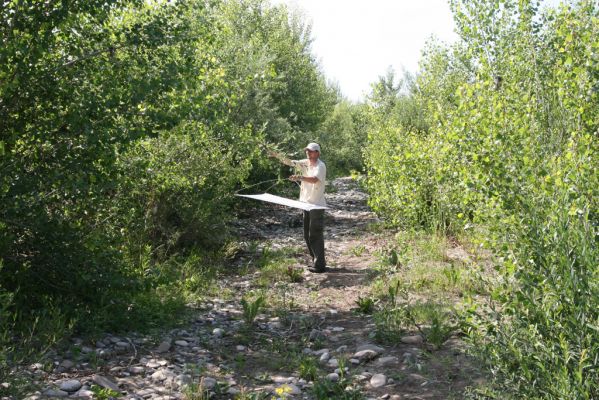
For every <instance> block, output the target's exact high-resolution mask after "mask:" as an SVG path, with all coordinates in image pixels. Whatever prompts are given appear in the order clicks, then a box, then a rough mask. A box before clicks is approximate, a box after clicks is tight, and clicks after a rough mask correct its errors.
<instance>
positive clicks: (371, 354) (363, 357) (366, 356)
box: [352, 349, 379, 362]
mask: <svg viewBox="0 0 599 400" xmlns="http://www.w3.org/2000/svg"><path fill="white" fill-rule="evenodd" d="M378 355H379V353H377V352H376V351H374V350H370V349H368V350H361V351H358V352H357V353H356V354H354V355H353V357H352V358H355V359H358V360H360V361H362V362H365V361H370V360H372V359H373V358H376V356H378Z"/></svg>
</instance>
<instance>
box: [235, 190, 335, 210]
mask: <svg viewBox="0 0 599 400" xmlns="http://www.w3.org/2000/svg"><path fill="white" fill-rule="evenodd" d="M236 196H241V197H249V198H250V199H256V200H261V201H266V202H268V203H275V204H281V205H283V206H288V207H294V208H299V209H301V210H304V211H310V210H326V209H328V207H325V206H317V205H315V204H310V203H304V202H303V201H298V200H291V199H286V198H285V197H280V196H275V195H273V194H268V193H262V194H238V195H236Z"/></svg>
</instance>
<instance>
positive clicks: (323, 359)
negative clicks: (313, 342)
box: [319, 352, 331, 363]
mask: <svg viewBox="0 0 599 400" xmlns="http://www.w3.org/2000/svg"><path fill="white" fill-rule="evenodd" d="M330 358H331V355H330V354H329V353H328V352H327V353H322V354H321V355H320V359H319V361H320V362H321V363H325V362H327V361H329V359H330Z"/></svg>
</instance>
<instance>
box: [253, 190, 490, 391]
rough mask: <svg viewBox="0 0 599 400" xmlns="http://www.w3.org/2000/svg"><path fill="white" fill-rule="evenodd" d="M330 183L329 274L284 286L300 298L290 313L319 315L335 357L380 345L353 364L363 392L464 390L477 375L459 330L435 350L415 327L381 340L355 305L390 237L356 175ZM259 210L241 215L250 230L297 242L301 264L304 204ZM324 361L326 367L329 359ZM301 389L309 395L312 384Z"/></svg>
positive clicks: (270, 241)
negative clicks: (377, 379) (380, 378)
mask: <svg viewBox="0 0 599 400" xmlns="http://www.w3.org/2000/svg"><path fill="white" fill-rule="evenodd" d="M331 189H332V190H328V191H327V202H328V205H329V206H330V207H331V209H330V210H328V211H327V214H326V215H327V216H326V225H325V247H326V255H327V263H328V269H327V272H326V273H324V274H313V273H310V272H307V271H306V272H304V278H305V280H304V281H303V282H301V283H297V284H292V285H288V286H286V290H287V291H288V292H287V296H288V297H290V298H293V300H294V304H295V305H296V306H297V310H296V311H295V312H294V314H295V316H293V317H290V318H289V319H291V320H293V318H295V319H298V318H302V315H303V316H304V317H305V316H311V317H312V318H313V319H318V320H319V324H318V330H319V332H321V333H323V335H322V336H320V339H321V340H320V341H319V343H318V346H316V347H320V348H326V349H331V350H335V349H341V351H337V357H338V358H345V359H347V360H350V359H352V356H353V354H354V353H355V352H356V350H358V349H359V348H360V346H362V345H364V344H375V345H376V346H379V347H380V349H381V350H382V351H380V353H379V354H378V355H377V358H376V359H374V360H370V361H368V362H363V361H362V360H361V361H360V363H356V364H355V365H354V364H351V363H350V364H349V366H350V371H349V373H350V375H352V377H353V378H352V379H353V381H354V383H355V387H356V388H358V390H359V391H360V392H361V393H363V394H364V396H365V398H381V399H385V398H393V399H448V398H456V399H459V398H462V397H463V391H464V388H465V387H466V386H467V385H470V384H473V383H475V381H476V379H477V377H478V376H479V375H478V373H476V369H475V368H473V366H472V365H471V361H470V360H469V359H468V358H467V356H466V355H465V352H464V344H463V343H462V342H461V341H460V340H459V339H458V338H451V339H450V340H448V341H447V342H446V343H445V344H444V345H443V346H442V347H441V348H439V349H435V350H434V351H431V349H429V348H427V346H426V345H425V344H424V343H423V342H422V340H421V339H422V338H421V337H420V336H419V335H418V332H404V333H403V336H402V338H401V341H400V342H399V343H394V344H388V343H387V344H385V343H376V341H375V340H374V330H375V324H374V322H373V320H372V317H371V316H369V315H365V314H360V313H358V312H356V308H357V306H356V301H357V300H358V298H360V297H366V296H368V294H369V293H370V284H371V283H372V279H373V278H372V275H369V271H370V270H372V268H373V267H374V266H375V265H376V263H377V261H378V259H379V257H380V252H381V250H383V249H384V248H385V246H386V245H387V241H388V240H389V238H388V237H387V236H386V234H385V233H384V232H382V233H376V232H374V230H373V229H372V227H373V226H374V225H376V223H377V222H379V221H378V219H377V217H376V215H375V214H374V213H373V212H371V211H370V209H369V207H368V206H367V196H366V194H365V193H364V192H363V191H362V190H360V188H359V187H358V185H357V183H356V182H355V181H354V180H353V179H351V178H340V179H336V180H335V181H333V182H332V183H331ZM261 210H262V213H261V214H260V215H261V216H260V217H257V218H255V219H253V220H252V222H251V223H250V224H249V225H248V222H249V221H248V220H246V221H242V222H241V223H242V224H243V226H245V227H246V228H245V229H247V231H246V235H249V236H251V237H252V238H253V239H254V240H260V241H261V242H262V243H263V244H265V245H266V246H270V247H271V248H273V249H277V248H284V247H290V246H293V247H297V248H300V249H301V250H300V251H299V252H298V253H297V254H295V257H296V259H297V260H298V262H297V265H296V266H295V267H296V268H302V269H304V268H305V267H306V265H307V264H308V261H309V259H308V257H307V255H306V250H305V244H304V242H303V238H302V232H303V231H302V226H301V217H300V214H301V211H297V210H290V209H288V208H287V209H286V208H284V207H280V206H269V205H261ZM265 210H268V211H265ZM255 215H258V213H257V214H255ZM248 226H249V228H248ZM250 231H251V232H250ZM316 317H317V318H316ZM292 329H293V326H292ZM297 330H300V329H299V328H298V329H297ZM311 333H312V334H313V333H314V332H311ZM302 334H303V335H304V337H305V336H306V335H307V332H303V333H302V332H295V335H294V336H295V337H297V338H299V337H301V335H302ZM313 350H318V349H317V348H313ZM341 353H342V354H341ZM321 365H325V367H324V369H325V370H326V369H327V368H326V364H322V363H321ZM254 367H256V366H254ZM329 369H330V368H329ZM331 371H332V370H331ZM376 374H383V375H384V376H385V377H386V384H385V385H383V386H381V387H374V386H373V385H372V384H371V382H370V380H371V377H372V376H373V375H376ZM299 397H302V398H312V397H310V395H309V392H308V393H302V395H301V396H299ZM332 398H335V397H334V396H333V397H332Z"/></svg>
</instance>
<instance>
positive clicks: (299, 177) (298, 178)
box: [289, 175, 302, 182]
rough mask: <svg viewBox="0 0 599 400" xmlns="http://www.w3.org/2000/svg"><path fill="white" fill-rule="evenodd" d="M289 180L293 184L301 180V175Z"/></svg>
mask: <svg viewBox="0 0 599 400" xmlns="http://www.w3.org/2000/svg"><path fill="white" fill-rule="evenodd" d="M289 180H290V181H293V182H299V181H301V180H302V176H301V175H291V176H290V177H289Z"/></svg>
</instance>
